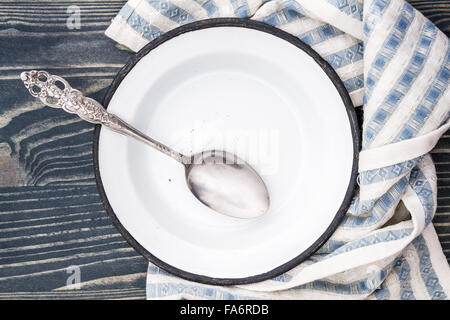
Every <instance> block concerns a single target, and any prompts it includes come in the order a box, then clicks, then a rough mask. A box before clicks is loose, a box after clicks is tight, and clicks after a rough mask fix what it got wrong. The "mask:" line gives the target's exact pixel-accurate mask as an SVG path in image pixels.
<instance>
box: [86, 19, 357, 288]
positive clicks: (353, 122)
mask: <svg viewBox="0 0 450 320" xmlns="http://www.w3.org/2000/svg"><path fill="white" fill-rule="evenodd" d="M215 27H240V28H248V29H253V30H257V31H262V32H266V33H269V34H271V35H274V36H276V37H278V38H281V39H283V40H285V41H288V42H289V43H291V44H293V45H295V46H296V47H298V48H299V49H301V50H303V51H304V52H305V53H307V54H308V55H309V56H311V57H312V58H313V59H314V60H315V61H316V62H317V63H318V64H319V66H320V67H321V68H322V69H323V70H324V72H325V73H326V74H327V76H328V77H329V78H330V80H331V81H332V82H333V84H334V85H335V87H336V89H337V91H338V93H339V94H340V96H341V99H342V101H343V103H344V105H345V108H346V111H347V115H348V118H349V122H350V127H351V132H352V138H353V166H352V174H351V178H350V181H349V184H348V188H347V191H346V194H345V197H344V200H343V202H342V204H341V206H340V207H339V210H338V212H337V213H336V215H335V217H334V219H333V221H332V222H331V224H330V225H329V227H328V228H327V229H326V230H325V232H324V233H323V234H322V235H321V236H320V237H319V238H318V239H317V240H316V241H315V242H314V243H313V244H312V245H311V246H310V247H309V248H308V249H306V250H305V251H303V252H302V253H300V254H299V255H298V256H296V257H295V258H294V259H292V260H290V261H288V262H286V263H284V264H282V265H280V266H279V267H276V268H275V269H272V270H271V271H268V272H265V273H261V274H257V275H253V276H249V277H245V278H215V277H210V276H206V275H201V274H195V273H191V272H187V271H184V270H181V269H179V268H176V267H174V266H172V265H170V264H168V263H166V262H164V261H162V260H160V259H159V258H157V257H156V256H154V255H153V254H152V253H151V252H149V251H148V250H147V249H145V248H144V247H143V246H142V245H140V244H139V242H137V241H136V240H135V239H134V238H133V236H132V235H131V234H130V233H129V232H128V231H127V230H126V229H125V227H124V226H123V225H122V224H121V223H120V221H119V219H118V218H117V216H116V215H115V213H114V210H113V208H112V207H111V205H110V203H109V201H108V198H107V196H106V192H105V190H104V188H103V183H102V179H101V174H100V168H99V162H98V144H99V138H100V130H101V125H96V126H95V130H94V143H93V158H94V174H95V179H96V183H97V188H98V191H99V194H100V197H101V200H102V203H103V206H104V207H105V209H106V212H107V213H108V216H109V217H110V218H111V220H112V222H113V224H114V226H115V227H116V228H117V230H118V231H119V232H120V233H121V234H122V236H123V237H124V238H125V240H126V241H127V242H128V243H129V244H130V245H131V246H132V247H133V248H134V249H135V250H136V251H137V252H138V253H140V254H141V255H142V256H143V257H144V258H146V259H147V260H148V261H149V262H151V263H153V264H154V265H156V266H158V267H159V268H161V269H163V270H165V271H167V272H169V273H171V274H173V275H176V276H178V277H180V278H183V279H186V280H190V281H194V282H199V283H203V284H211V285H242V284H250V283H255V282H260V281H264V280H268V279H271V278H274V277H276V276H279V275H281V274H283V273H285V272H287V271H289V270H291V269H292V268H294V267H296V266H297V265H299V264H300V263H301V262H303V261H304V260H305V259H307V258H308V257H309V256H310V255H312V254H313V253H314V252H315V251H317V249H319V248H320V247H321V246H322V245H323V244H324V243H325V242H326V241H327V240H328V239H329V237H330V236H331V235H332V234H333V232H334V231H335V230H336V228H337V227H338V225H339V224H340V222H341V221H342V219H343V217H344V215H345V212H346V210H347V208H348V206H349V205H350V202H351V199H352V197H353V192H354V189H355V186H356V178H357V175H358V160H359V151H360V133H359V126H358V120H357V117H356V113H355V110H354V106H353V103H352V101H351V99H350V96H349V94H348V92H347V90H346V88H345V86H344V84H343V82H342V80H341V79H340V78H339V76H338V75H337V74H336V72H335V70H334V69H333V68H332V67H331V66H330V64H329V63H328V62H326V61H325V60H324V59H323V58H322V57H321V56H320V55H319V54H318V53H317V52H315V51H314V50H313V49H312V48H311V47H310V46H308V45H307V44H305V43H304V42H302V41H300V40H299V39H298V38H296V37H295V36H293V35H291V34H289V33H287V32H285V31H282V30H280V29H277V28H275V27H272V26H270V25H268V24H266V23H263V22H259V21H254V20H247V19H241V18H213V19H206V20H201V21H197V22H193V23H189V24H185V25H183V26H180V27H178V28H176V29H173V30H171V31H169V32H167V33H164V34H163V35H161V36H160V37H158V38H156V39H154V40H153V41H151V42H150V43H148V44H147V45H146V46H144V47H143V48H142V49H141V50H140V51H139V52H137V53H136V54H135V55H134V56H133V57H132V58H130V60H129V61H128V62H127V63H126V65H125V66H124V67H123V68H122V69H121V70H120V71H119V72H118V74H117V75H116V77H115V78H114V80H113V81H112V83H111V85H110V86H109V89H108V91H107V93H106V95H105V97H104V99H103V106H104V107H105V108H107V107H108V104H109V102H110V101H111V98H112V96H113V95H114V93H115V91H116V90H117V88H118V87H119V85H120V83H121V82H122V80H123V79H124V78H125V77H126V75H127V74H128V73H129V72H130V71H131V69H132V68H133V67H134V66H135V65H136V64H137V63H138V62H139V60H141V59H142V58H143V57H144V56H145V55H147V54H148V53H149V52H150V51H151V50H153V49H155V48H156V47H158V46H159V45H160V44H162V43H164V42H166V41H168V40H170V39H172V38H174V37H177V36H178V35H181V34H184V33H187V32H191V31H196V30H202V29H207V28H215Z"/></svg>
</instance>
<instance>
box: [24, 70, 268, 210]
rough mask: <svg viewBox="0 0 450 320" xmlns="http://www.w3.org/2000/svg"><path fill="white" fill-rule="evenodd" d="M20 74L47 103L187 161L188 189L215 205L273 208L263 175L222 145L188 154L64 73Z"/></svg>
mask: <svg viewBox="0 0 450 320" xmlns="http://www.w3.org/2000/svg"><path fill="white" fill-rule="evenodd" d="M20 78H21V80H22V81H23V83H24V84H25V87H26V88H27V89H28V91H29V92H30V94H31V95H32V96H34V97H36V98H39V99H40V100H41V101H42V102H43V103H44V104H46V105H47V106H50V107H53V108H62V109H63V110H65V111H67V112H69V113H75V114H77V115H78V116H79V117H80V118H81V119H83V120H86V121H88V122H92V123H97V124H101V125H103V126H105V127H107V128H109V129H111V130H113V131H115V132H118V133H121V134H123V135H126V136H129V137H132V138H135V139H137V140H139V141H141V142H144V143H146V144H147V145H149V146H151V147H153V148H155V149H157V150H159V151H161V152H162V153H164V154H166V155H168V156H170V157H172V158H173V159H175V160H176V161H178V162H180V163H181V164H183V165H184V167H185V172H186V181H187V185H188V187H189V189H190V190H191V192H192V193H193V194H194V196H195V197H196V198H197V199H198V200H200V201H201V202H202V203H203V204H205V205H206V206H208V207H210V208H211V209H213V210H215V211H217V212H219V213H222V214H224V215H228V216H231V217H236V218H256V217H258V216H260V215H262V214H264V213H265V212H266V211H267V210H268V208H269V203H270V200H269V192H268V191H267V187H266V185H265V184H264V181H263V180H262V179H261V177H260V176H259V175H258V173H257V172H256V171H255V170H254V169H253V168H252V167H251V166H250V165H249V164H247V163H246V162H245V161H244V160H242V159H240V158H238V157H237V156H235V155H233V154H230V153H228V152H225V151H218V150H208V151H204V152H201V153H197V154H195V155H193V156H186V155H183V154H181V153H178V152H176V151H174V150H172V149H171V148H169V147H167V146H165V145H164V144H162V143H159V142H158V141H156V140H154V139H152V138H150V137H148V136H146V135H145V134H143V133H142V132H140V131H139V130H137V129H135V128H133V127H132V126H130V125H129V124H128V123H126V122H125V121H123V120H121V119H120V118H119V117H117V116H115V115H114V114H111V113H109V112H107V111H106V110H105V108H103V106H102V105H101V104H100V103H98V102H97V101H95V100H93V99H91V98H87V97H85V96H83V94H82V93H81V92H80V91H78V90H76V89H73V88H72V87H71V86H70V85H69V83H68V82H67V81H66V80H64V79H63V78H61V77H58V76H55V75H51V74H49V73H48V72H46V71H35V70H33V71H28V72H22V73H21V74H20Z"/></svg>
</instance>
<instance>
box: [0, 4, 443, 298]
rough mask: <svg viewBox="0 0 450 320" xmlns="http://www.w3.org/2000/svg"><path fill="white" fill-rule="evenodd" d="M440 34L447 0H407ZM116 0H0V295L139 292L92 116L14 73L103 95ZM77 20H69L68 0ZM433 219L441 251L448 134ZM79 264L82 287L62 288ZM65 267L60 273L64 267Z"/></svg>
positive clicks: (115, 61) (141, 268)
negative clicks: (102, 185)
mask: <svg viewBox="0 0 450 320" xmlns="http://www.w3.org/2000/svg"><path fill="white" fill-rule="evenodd" d="M410 2H411V3H412V4H413V5H414V6H416V7H417V8H418V9H419V10H421V11H422V12H423V13H424V14H425V15H427V16H428V17H429V18H430V19H431V20H433V21H434V22H435V23H436V24H437V25H438V26H439V27H440V28H441V29H442V30H444V31H445V32H446V33H447V35H448V34H449V31H450V24H449V21H450V1H440V0H430V1H410ZM124 3H125V1H124V0H79V1H75V0H66V1H60V0H58V1H49V0H45V1H20V2H19V1H16V2H13V1H8V0H6V1H5V0H3V1H1V2H0V62H1V63H0V89H1V95H0V168H1V169H2V170H1V172H0V298H6V299H11V298H13V299H14V298H15V299H25V298H31V299H38V298H41V299H42V298H44V299H49V298H57V299H73V298H75V299H144V298H145V277H146V269H147V262H146V261H145V260H144V258H142V257H141V256H140V255H138V254H137V253H136V252H135V251H134V249H133V248H131V247H130V246H129V245H128V244H127V243H126V242H125V240H124V239H123V238H122V237H121V235H120V234H119V233H118V232H117V231H116V229H115V228H114V226H113V225H112V223H111V221H110V220H109V218H108V217H107V215H106V213H105V210H104V209H103V205H102V203H101V201H100V197H99V195H98V192H97V188H96V185H95V179H94V174H93V166H92V134H93V125H91V124H89V123H86V122H83V121H81V120H79V118H78V117H76V116H74V115H69V114H67V113H64V112H61V111H60V110H57V109H52V108H48V107H45V108H44V107H42V104H41V103H40V102H38V101H37V100H36V99H30V96H29V95H28V93H27V92H26V90H24V88H23V85H22V83H21V82H20V80H19V79H18V75H19V74H20V72H22V71H24V70H29V69H45V70H48V71H50V72H52V73H55V74H58V75H61V76H63V77H65V78H67V79H68V80H69V81H70V83H71V84H72V85H73V87H75V88H79V89H81V90H82V91H83V92H84V93H86V94H88V95H89V96H91V97H93V98H95V99H97V100H100V101H101V100H102V98H103V95H104V94H105V91H106V89H107V87H108V85H109V84H110V82H111V81H112V79H113V77H114V76H115V75H116V73H117V72H118V71H119V69H120V68H121V67H122V66H123V65H124V64H125V63H126V61H127V60H128V59H129V58H130V57H131V56H132V54H133V53H131V52H130V51H128V50H126V48H123V47H121V46H120V45H117V44H116V43H115V42H114V41H112V40H110V39H109V38H107V37H106V36H105V35H104V30H105V29H106V28H107V27H108V25H109V23H110V20H111V19H112V18H113V17H114V16H115V15H116V14H117V12H118V11H119V10H120V8H121V7H122V6H123V5H124ZM71 5H76V6H78V7H79V8H80V9H81V29H68V27H67V24H66V21H67V18H68V17H69V14H68V13H67V10H68V7H69V6H71ZM433 158H434V160H435V162H436V167H437V171H438V186H439V192H438V204H439V207H438V210H437V214H436V217H435V219H434V224H435V226H436V229H437V231H438V233H439V236H440V239H441V243H442V245H443V248H444V251H445V253H446V254H447V257H448V258H450V209H449V208H450V133H447V134H446V135H445V136H444V137H443V138H442V139H441V141H440V143H439V145H438V146H437V148H436V149H435V150H434V151H433ZM70 266H77V267H79V268H80V276H81V281H82V283H83V286H82V287H81V289H79V290H67V288H65V286H66V282H67V279H68V277H69V276H70V275H71V273H72V271H71V270H70V269H68V268H69V267H70ZM68 272H69V273H68Z"/></svg>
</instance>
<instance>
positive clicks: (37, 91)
mask: <svg viewBox="0 0 450 320" xmlns="http://www.w3.org/2000/svg"><path fill="white" fill-rule="evenodd" d="M20 79H21V80H22V81H23V83H24V85H25V87H26V88H27V89H28V91H29V92H30V94H31V95H32V96H33V97H36V98H39V99H40V100H41V101H42V102H43V103H44V104H46V105H47V106H49V107H52V108H61V109H63V110H65V111H67V112H69V113H75V114H77V115H78V116H79V117H80V118H81V119H83V120H86V121H88V122H91V123H97V124H101V125H104V126H106V127H108V128H109V129H111V130H113V131H115V132H118V133H121V134H123V135H126V136H130V137H132V138H135V139H138V140H139V141H142V142H144V143H146V144H148V145H150V146H152V147H153V148H155V149H157V150H159V151H161V152H162V153H164V154H166V155H168V156H170V157H172V158H174V159H175V160H177V161H178V162H181V163H182V164H185V163H187V162H186V160H187V159H188V158H190V157H187V156H185V155H183V154H181V153H178V152H176V151H174V150H172V149H171V148H169V147H167V146H166V145H164V144H162V143H160V142H158V141H156V140H154V139H152V138H150V137H149V136H147V135H145V134H143V133H142V132H140V131H139V130H137V129H135V128H133V127H132V126H130V125H129V124H127V123H126V122H125V121H123V120H122V119H120V118H119V117H117V116H116V115H114V114H112V113H109V112H108V111H106V110H105V108H104V107H103V106H102V105H101V104H100V103H98V102H97V101H95V100H94V99H91V98H88V97H85V96H84V95H83V94H82V93H81V92H80V91H79V90H76V89H73V88H72V87H71V86H70V84H69V83H68V82H67V81H66V80H64V79H63V78H61V77H59V76H55V75H52V74H49V73H48V72H46V71H36V70H32V71H26V72H22V73H21V74H20Z"/></svg>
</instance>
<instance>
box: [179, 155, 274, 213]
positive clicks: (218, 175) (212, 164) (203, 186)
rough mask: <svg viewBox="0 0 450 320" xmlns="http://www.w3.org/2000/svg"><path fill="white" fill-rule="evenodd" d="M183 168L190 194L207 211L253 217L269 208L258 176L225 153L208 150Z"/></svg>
mask: <svg viewBox="0 0 450 320" xmlns="http://www.w3.org/2000/svg"><path fill="white" fill-rule="evenodd" d="M192 159H193V161H192V163H191V164H188V165H186V181H187V184H188V186H189V189H190V190H191V192H192V193H193V194H194V195H195V197H197V199H198V200H200V201H201V202H202V203H203V204H205V205H206V206H208V207H210V208H211V209H213V210H215V211H217V212H219V213H222V214H225V215H228V216H231V217H235V218H245V219H249V218H256V217H259V216H261V215H263V214H264V213H266V212H267V210H268V209H269V204H270V200H269V192H268V190H267V187H266V185H265V183H264V181H263V180H262V179H261V177H260V176H259V175H258V173H257V172H256V171H255V170H254V169H253V168H252V167H251V166H250V165H249V164H248V163H247V162H245V161H244V160H242V159H240V158H239V157H237V156H235V155H233V154H231V153H228V152H226V151H218V150H209V151H205V152H201V153H198V154H196V155H194V156H193V157H192Z"/></svg>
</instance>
